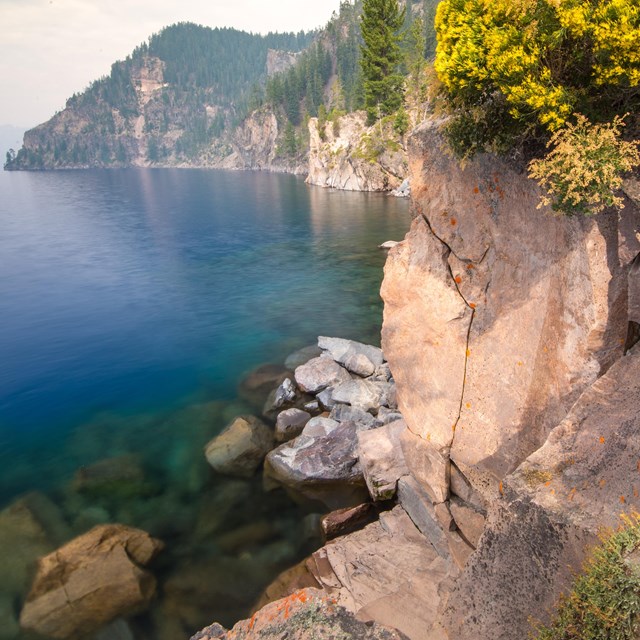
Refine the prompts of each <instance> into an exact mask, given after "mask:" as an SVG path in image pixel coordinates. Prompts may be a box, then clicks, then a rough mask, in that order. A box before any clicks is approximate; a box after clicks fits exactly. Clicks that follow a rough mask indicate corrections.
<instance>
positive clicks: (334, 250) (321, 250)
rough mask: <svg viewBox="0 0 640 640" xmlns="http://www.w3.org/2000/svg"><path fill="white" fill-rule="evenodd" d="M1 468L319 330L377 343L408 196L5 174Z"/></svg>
mask: <svg viewBox="0 0 640 640" xmlns="http://www.w3.org/2000/svg"><path fill="white" fill-rule="evenodd" d="M0 225H1V234H0V274H1V276H2V277H1V278H0V318H1V323H0V362H1V363H2V367H1V369H0V429H1V434H2V437H1V447H2V449H1V452H0V468H3V467H5V466H6V465H10V464H11V460H13V459H14V458H15V456H18V457H19V456H20V450H21V448H22V447H24V446H29V443H33V441H34V440H37V441H38V442H39V443H40V444H42V442H43V441H51V442H55V441H56V440H58V436H59V435H60V434H61V433H64V432H65V431H66V430H68V429H69V428H70V427H71V426H72V425H74V424H79V423H81V422H82V421H85V420H88V419H90V418H91V416H92V415H93V414H96V413H99V412H103V411H116V412H119V413H123V412H124V413H128V412H141V411H149V410H161V409H168V408H171V407H175V406H178V405H180V404H181V403H184V402H185V401H186V400H185V399H186V398H188V397H191V399H193V397H194V395H195V396H196V397H198V398H205V397H206V398H209V399H213V398H225V399H229V398H232V397H233V396H234V394H235V389H236V386H237V384H238V381H239V379H240V378H241V376H242V373H243V372H246V371H247V370H249V369H251V368H252V367H253V366H255V365H256V364H259V363H263V362H266V361H271V360H273V361H282V359H283V357H284V356H286V354H287V352H288V351H291V350H293V348H295V347H298V346H301V345H304V344H305V343H309V342H313V340H314V339H315V336H316V335H318V334H330V335H340V336H345V337H354V338H360V339H364V340H376V333H377V330H378V327H379V324H380V304H379V300H378V288H379V282H380V279H381V267H382V264H383V255H382V254H381V252H379V251H378V250H377V249H376V245H377V244H378V243H380V242H382V241H384V240H387V239H399V238H400V237H401V236H402V235H403V233H404V232H405V230H406V228H407V225H408V213H407V203H406V202H404V201H400V200H398V199H395V198H389V197H386V196H381V195H364V194H353V193H340V192H335V191H328V190H324V189H320V188H314V187H308V186H307V185H305V184H304V183H303V182H302V181H301V180H300V179H299V178H295V177H292V176H281V175H270V174H263V173H251V172H249V173H246V172H245V173H234V172H214V171H204V170H164V169H163V170H122V171H82V172H75V171H68V172H55V173H6V172H5V173H2V174H0Z"/></svg>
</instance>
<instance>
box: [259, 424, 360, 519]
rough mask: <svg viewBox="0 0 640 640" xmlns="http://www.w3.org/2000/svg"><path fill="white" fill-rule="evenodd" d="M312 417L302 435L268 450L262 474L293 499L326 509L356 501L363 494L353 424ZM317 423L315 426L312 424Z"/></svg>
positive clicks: (354, 426) (355, 430)
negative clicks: (281, 486)
mask: <svg viewBox="0 0 640 640" xmlns="http://www.w3.org/2000/svg"><path fill="white" fill-rule="evenodd" d="M320 420H322V418H314V419H313V420H311V421H310V422H309V423H308V424H307V426H306V427H305V429H304V431H303V432H302V435H300V436H298V437H297V438H295V440H291V441H290V442H287V443H285V444H283V445H280V446H279V447H278V448H277V449H274V450H273V451H271V452H270V453H269V454H268V455H267V457H266V460H265V476H266V477H267V478H269V479H271V480H274V481H276V482H277V483H279V484H281V485H283V486H284V487H285V488H287V489H288V490H289V492H290V493H291V494H292V496H293V497H294V498H298V499H303V500H304V501H307V502H309V501H310V502H312V503H320V504H322V505H324V506H326V507H328V508H329V509H339V508H342V507H347V506H351V505H354V504H358V503H360V502H362V501H363V497H364V496H366V490H365V488H364V478H363V477H362V470H361V468H360V465H359V464H358V457H357V440H356V433H357V429H356V425H355V424H354V423H353V422H343V423H334V421H330V422H332V423H334V424H335V425H336V426H331V425H329V426H323V425H322V424H321V423H319V422H316V421H320ZM314 423H316V425H314Z"/></svg>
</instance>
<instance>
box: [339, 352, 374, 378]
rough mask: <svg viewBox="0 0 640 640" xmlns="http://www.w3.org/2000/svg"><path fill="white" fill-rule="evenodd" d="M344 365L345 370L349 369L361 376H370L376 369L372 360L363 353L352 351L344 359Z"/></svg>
mask: <svg viewBox="0 0 640 640" xmlns="http://www.w3.org/2000/svg"><path fill="white" fill-rule="evenodd" d="M344 366H345V368H346V369H347V371H351V373H355V374H356V375H358V376H361V377H363V378H367V377H368V376H372V375H373V374H374V373H375V370H376V367H375V365H374V364H373V362H371V360H369V358H367V356H365V355H364V353H353V354H352V355H350V356H349V357H348V358H347V359H346V360H345V363H344Z"/></svg>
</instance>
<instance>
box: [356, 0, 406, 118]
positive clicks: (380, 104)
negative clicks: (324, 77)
mask: <svg viewBox="0 0 640 640" xmlns="http://www.w3.org/2000/svg"><path fill="white" fill-rule="evenodd" d="M405 13H406V8H403V9H402V10H401V9H400V7H399V5H398V0H364V5H363V10H362V21H361V23H360V29H361V31H362V39H363V41H364V45H363V46H362V48H361V51H362V57H361V66H362V73H363V77H364V99H365V108H366V110H367V121H368V123H369V124H373V123H374V122H375V121H376V120H377V119H378V118H379V117H380V116H384V115H389V114H391V113H394V112H395V111H397V110H398V108H399V107H400V105H401V104H402V101H403V96H402V83H403V77H402V75H401V74H400V73H399V66H400V63H401V61H402V54H401V51H400V29H401V27H402V25H403V23H404V18H405Z"/></svg>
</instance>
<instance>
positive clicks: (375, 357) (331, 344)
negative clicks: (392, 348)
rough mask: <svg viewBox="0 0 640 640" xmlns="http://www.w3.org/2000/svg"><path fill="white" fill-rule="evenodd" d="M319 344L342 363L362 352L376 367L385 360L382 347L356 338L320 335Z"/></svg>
mask: <svg viewBox="0 0 640 640" xmlns="http://www.w3.org/2000/svg"><path fill="white" fill-rule="evenodd" d="M318 346H319V347H320V348H321V349H324V350H325V351H326V352H327V353H328V355H329V356H331V358H333V359H334V360H335V361H336V362H339V363H340V364H345V363H346V362H347V360H348V358H349V357H350V356H352V355H356V354H362V355H364V356H366V357H367V358H369V360H370V361H371V362H372V363H373V365H374V368H375V367H379V366H380V365H381V364H382V363H383V361H384V358H383V356H382V349H379V348H378V347H374V346H371V345H369V344H362V343H361V342H356V341H355V340H345V339H344V338H328V337H326V336H320V337H319V338H318Z"/></svg>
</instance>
